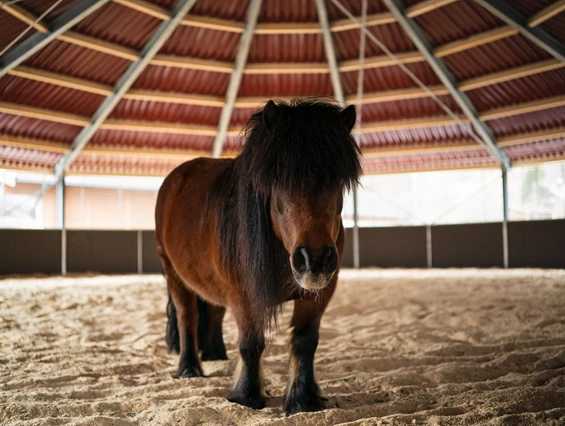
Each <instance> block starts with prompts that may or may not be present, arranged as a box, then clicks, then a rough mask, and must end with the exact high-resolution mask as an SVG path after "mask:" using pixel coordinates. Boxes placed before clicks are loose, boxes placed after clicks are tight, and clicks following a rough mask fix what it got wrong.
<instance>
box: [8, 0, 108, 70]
mask: <svg viewBox="0 0 565 426" xmlns="http://www.w3.org/2000/svg"><path fill="white" fill-rule="evenodd" d="M108 1H109V0H81V1H79V2H77V3H76V4H75V5H74V6H73V7H71V8H69V9H67V10H66V11H65V12H63V13H62V14H61V15H59V16H57V17H56V18H55V19H53V20H52V21H51V22H50V23H49V25H48V27H49V31H47V32H37V33H35V34H33V35H32V36H30V37H28V38H27V39H25V40H24V41H22V42H21V43H19V44H18V45H17V46H16V47H14V48H13V49H12V50H10V51H9V52H7V53H6V54H5V55H4V56H2V58H0V77H2V76H4V75H6V73H7V72H8V71H10V70H11V69H13V68H15V67H17V66H18V65H19V64H21V63H22V62H23V61H25V60H26V59H27V58H29V57H30V56H31V55H33V54H34V53H36V52H38V51H39V50H41V49H43V48H44V47H45V46H46V45H47V44H49V43H51V42H52V41H53V40H55V39H56V38H57V37H59V36H60V35H61V34H63V33H64V32H65V31H68V30H69V29H70V28H72V27H73V26H74V25H76V24H77V23H78V22H80V21H81V20H83V19H84V18H86V17H87V16H88V15H90V14H91V13H92V12H94V11H95V10H97V9H99V8H100V7H102V6H103V5H105V4H106V3H108Z"/></svg>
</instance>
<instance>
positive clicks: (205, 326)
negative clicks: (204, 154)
mask: <svg viewBox="0 0 565 426" xmlns="http://www.w3.org/2000/svg"><path fill="white" fill-rule="evenodd" d="M355 120H356V113H355V108H354V107H353V106H349V107H347V108H345V109H342V108H341V107H339V105H337V104H336V103H335V102H332V101H330V100H324V99H315V98H306V99H295V100H292V101H290V102H288V103H287V102H282V101H278V102H277V103H275V102H274V101H272V100H271V101H269V102H268V103H267V104H266V105H265V106H264V108H263V109H261V110H258V111H257V112H255V113H254V114H253V116H252V117H251V119H250V120H249V122H248V123H247V125H246V126H245V128H244V131H245V135H244V136H245V144H244V145H243V148H242V149H241V151H240V153H239V155H238V156H237V157H235V158H233V159H212V158H197V159H194V160H192V161H188V162H186V163H183V164H181V165H180V166H178V167H177V168H176V169H174V170H173V171H172V172H171V173H170V174H169V175H168V176H167V177H166V179H165V180H164V181H163V184H162V186H161V188H160V190H159V194H158V197H157V204H156V210H155V221H156V239H157V253H158V255H159V257H160V260H161V264H162V268H163V272H164V275H165V277H166V281H167V288H168V293H169V301H168V305H167V316H168V324H167V332H166V336H167V339H166V340H167V345H168V348H169V351H171V352H176V353H180V361H179V366H178V370H177V373H176V376H177V377H197V376H203V371H202V366H201V362H200V361H201V360H209V361H213V360H221V359H227V356H226V349H225V345H224V341H223V337H222V320H223V317H224V314H225V312H226V308H229V309H231V312H232V313H233V317H234V319H235V322H236V323H237V327H238V332H239V340H238V342H239V358H240V359H239V364H238V368H237V371H236V373H235V380H234V384H233V388H232V390H231V393H230V394H229V395H228V397H227V398H228V400H229V401H231V402H235V403H239V404H242V405H245V406H248V407H251V408H254V409H261V408H263V407H264V406H265V396H264V391H263V387H262V380H261V372H260V360H261V354H262V352H263V350H264V347H265V334H266V332H267V331H268V330H269V329H271V328H272V327H274V326H276V318H277V312H278V311H279V310H280V306H281V304H282V303H284V302H287V301H294V312H293V315H292V319H291V329H292V332H291V338H290V345H289V346H290V377H289V381H288V384H287V387H286V390H285V394H284V409H285V411H286V413H287V414H292V413H296V412H301V411H317V410H321V409H323V408H324V407H323V401H324V398H323V397H322V396H321V393H320V389H319V387H318V385H317V383H316V381H315V378H314V354H315V352H316V348H317V346H318V338H319V327H320V321H321V319H322V315H323V314H324V311H325V309H326V307H327V305H328V303H329V301H330V299H331V298H332V295H333V293H334V291H335V288H336V284H337V279H338V273H339V268H340V261H341V259H342V256H343V248H344V238H345V235H344V229H343V224H342V221H341V211H342V206H343V197H344V193H345V191H347V190H349V189H351V187H352V186H353V185H356V184H357V183H358V181H359V178H360V175H361V165H360V156H361V153H360V150H359V148H358V146H357V144H356V143H355V140H354V139H353V137H352V135H351V129H352V128H353V126H354V124H355Z"/></svg>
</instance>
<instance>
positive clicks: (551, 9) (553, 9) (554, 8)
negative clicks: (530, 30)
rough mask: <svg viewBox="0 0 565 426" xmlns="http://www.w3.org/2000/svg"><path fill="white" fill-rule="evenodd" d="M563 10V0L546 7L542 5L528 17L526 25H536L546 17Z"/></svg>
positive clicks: (548, 17) (551, 16) (564, 0)
mask: <svg viewBox="0 0 565 426" xmlns="http://www.w3.org/2000/svg"><path fill="white" fill-rule="evenodd" d="M564 10H565V0H559V1H556V2H554V3H552V4H550V5H549V6H547V7H544V8H543V9H542V10H540V11H539V12H538V13H536V14H535V15H534V16H532V17H531V18H530V19H528V26H530V27H537V26H538V25H540V24H542V23H544V22H545V21H547V20H548V19H551V18H553V17H554V16H555V15H557V14H558V13H561V12H563V11H564Z"/></svg>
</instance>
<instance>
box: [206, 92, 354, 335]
mask: <svg viewBox="0 0 565 426" xmlns="http://www.w3.org/2000/svg"><path fill="white" fill-rule="evenodd" d="M266 109H267V107H266V108H265V111H264V110H263V109H261V110H259V111H257V112H256V113H255V114H253V116H252V117H251V119H250V120H249V122H248V123H247V125H246V126H245V138H246V142H245V145H244V147H243V149H242V151H241V152H240V154H239V155H238V156H237V157H236V158H235V159H234V160H233V161H232V162H231V163H230V164H229V165H228V167H227V168H226V169H225V170H224V171H223V172H222V173H221V174H220V175H219V176H218V178H217V179H216V181H215V182H214V185H213V187H212V190H211V191H210V195H209V197H208V208H212V206H214V208H215V211H216V223H215V226H216V232H217V236H218V238H219V250H220V255H221V258H222V262H223V268H224V271H225V272H226V273H227V274H228V275H229V277H230V279H231V280H233V281H236V282H239V283H240V285H242V288H243V291H244V292H245V294H246V296H247V300H248V301H249V302H250V303H251V305H252V306H251V308H252V310H253V314H254V315H255V318H254V319H255V320H257V325H258V326H259V327H269V326H271V325H272V322H273V321H274V322H275V323H276V313H277V309H278V308H277V304H278V302H279V301H280V300H281V299H282V297H283V295H284V292H285V288H284V287H285V285H289V284H290V283H292V281H293V278H292V273H291V269H290V264H289V255H288V253H287V252H286V250H285V248H284V246H283V244H282V242H281V241H280V240H279V239H278V238H277V237H276V235H275V233H274V231H273V227H272V223H271V215H270V203H271V194H272V193H273V192H274V191H279V190H284V191H288V192H290V193H295V194H297V195H298V196H303V197H304V196H306V197H308V196H315V195H316V194H317V193H320V192H322V191H324V190H328V189H332V188H346V189H349V188H351V186H352V185H354V184H356V183H357V181H358V180H359V176H360V174H361V165H360V160H359V156H360V151H359V148H358V147H357V144H356V143H355V140H354V139H353V137H352V136H351V133H350V128H351V125H348V124H347V123H344V122H343V119H342V109H341V108H340V107H339V106H338V105H336V104H335V103H331V102H329V101H321V100H316V99H297V100H293V101H291V102H289V103H285V102H278V104H277V106H276V111H275V116H274V117H273V116H271V117H266V116H265V115H266V114H268V113H271V114H272V113H273V111H272V110H271V111H266Z"/></svg>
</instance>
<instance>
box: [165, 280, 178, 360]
mask: <svg viewBox="0 0 565 426" xmlns="http://www.w3.org/2000/svg"><path fill="white" fill-rule="evenodd" d="M167 293H168V295H169V300H168V301H167V334H166V340H167V348H168V349H169V353H174V354H178V353H180V338H179V327H178V323H177V310H176V309H175V304H174V303H173V299H172V298H171V293H170V292H169V291H168V290H167Z"/></svg>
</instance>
